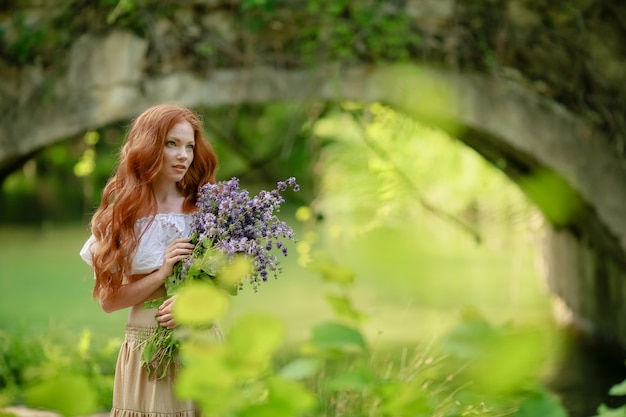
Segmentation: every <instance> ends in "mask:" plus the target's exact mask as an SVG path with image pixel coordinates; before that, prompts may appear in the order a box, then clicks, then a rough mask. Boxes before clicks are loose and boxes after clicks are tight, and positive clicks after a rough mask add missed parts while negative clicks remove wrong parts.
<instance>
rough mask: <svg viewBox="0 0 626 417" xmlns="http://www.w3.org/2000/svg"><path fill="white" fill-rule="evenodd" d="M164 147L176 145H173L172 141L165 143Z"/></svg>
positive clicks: (174, 144)
mask: <svg viewBox="0 0 626 417" xmlns="http://www.w3.org/2000/svg"><path fill="white" fill-rule="evenodd" d="M165 146H176V143H174V141H173V140H168V141H167V142H165Z"/></svg>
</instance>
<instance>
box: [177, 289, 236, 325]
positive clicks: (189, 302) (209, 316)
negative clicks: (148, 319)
mask: <svg viewBox="0 0 626 417" xmlns="http://www.w3.org/2000/svg"><path fill="white" fill-rule="evenodd" d="M228 303H229V300H228V296H227V295H226V294H225V293H224V291H222V290H220V289H218V288H216V287H215V286H214V285H212V284H208V283H206V282H202V281H189V282H187V283H186V284H185V285H183V286H182V288H181V289H180V291H179V292H178V298H177V300H176V303H174V308H173V313H174V317H175V319H176V321H177V322H178V323H180V324H182V325H187V326H209V325H211V324H212V323H213V322H214V321H215V320H217V319H219V318H220V317H222V316H223V315H224V313H225V312H226V310H227V309H228Z"/></svg>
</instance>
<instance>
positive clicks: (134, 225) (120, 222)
mask: <svg viewBox="0 0 626 417" xmlns="http://www.w3.org/2000/svg"><path fill="white" fill-rule="evenodd" d="M216 167H217V157H216V155H215V152H214V151H213V149H212V148H211V146H210V145H209V144H208V142H207V141H206V139H205V137H204V134H203V131H202V125H201V122H200V120H199V119H198V117H197V116H196V115H195V114H194V113H192V112H191V111H190V110H188V109H185V108H181V107H177V106H172V105H157V106H154V107H151V108H149V109H148V110H146V111H145V112H144V113H142V114H141V115H140V116H139V117H137V118H136V119H135V120H134V121H133V123H132V125H131V128H130V131H129V132H128V136H127V138H126V141H125V143H124V145H123V147H122V150H121V155H120V159H119V164H118V167H117V170H116V172H115V174H114V175H113V177H112V178H111V179H110V180H109V182H108V183H107V185H106V186H105V188H104V191H103V195H102V202H101V204H100V207H99V208H98V210H97V211H96V213H95V214H94V216H93V218H92V220H91V232H92V235H91V236H90V238H89V239H88V240H87V242H86V243H85V245H84V247H83V248H82V250H81V252H80V255H81V257H82V258H83V259H84V260H85V261H86V262H87V263H89V264H90V265H91V266H92V268H93V270H94V273H95V281H96V282H95V287H94V292H93V294H94V297H96V298H97V299H98V300H99V301H100V305H101V306H102V309H103V310H104V311H106V312H107V313H109V312H112V311H116V310H120V309H124V308H128V307H130V313H129V316H128V323H127V325H126V335H125V340H124V343H123V345H122V347H121V349H120V353H119V357H118V361H117V366H116V371H115V385H114V393H113V409H112V411H111V416H112V417H142V416H145V417H148V416H149V417H160V416H163V417H165V416H166V415H167V416H168V417H193V416H195V415H197V411H196V410H195V409H194V406H193V404H192V403H191V402H190V401H180V400H178V399H177V398H176V396H175V394H174V390H173V381H174V378H175V376H176V369H175V368H174V367H172V369H170V371H169V372H168V373H167V376H166V377H165V378H163V379H155V378H153V377H150V376H148V374H147V372H146V370H145V369H144V368H143V366H142V364H141V361H140V358H141V352H142V350H141V342H142V339H143V338H144V337H145V336H146V335H147V334H149V333H150V332H151V331H153V330H154V329H155V328H156V326H157V325H160V326H164V327H166V328H173V327H175V326H176V323H175V322H174V320H173V317H172V305H173V301H174V298H170V299H168V300H167V301H165V302H164V303H163V304H162V305H161V306H160V307H159V308H158V309H145V308H144V307H143V303H144V302H145V301H148V300H153V299H155V298H158V297H161V296H164V295H165V288H164V286H163V281H164V280H165V278H167V277H168V276H169V275H171V274H172V267H173V265H174V264H175V263H176V262H177V261H180V260H182V259H184V258H185V257H186V256H188V255H189V254H190V253H191V251H192V249H193V245H192V244H191V243H189V239H188V236H189V232H190V226H191V213H192V212H193V211H194V209H195V203H196V196H197V192H198V189H199V187H200V186H202V185H203V184H205V183H207V182H211V183H214V182H215V169H216Z"/></svg>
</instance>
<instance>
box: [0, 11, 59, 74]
mask: <svg viewBox="0 0 626 417" xmlns="http://www.w3.org/2000/svg"><path fill="white" fill-rule="evenodd" d="M13 30H14V31H16V32H17V36H16V38H15V39H14V40H13V42H12V43H10V44H9V45H7V46H6V47H7V52H8V54H9V57H12V58H14V59H15V60H16V61H17V63H19V64H25V63H27V62H30V61H32V59H33V58H34V57H35V56H36V55H37V54H38V53H40V51H41V48H42V47H43V45H44V43H45V41H46V39H47V37H46V35H47V32H48V30H49V28H48V27H46V26H45V25H42V26H37V27H33V26H31V25H28V24H26V17H25V15H24V13H18V14H17V15H16V16H15V18H14V20H13Z"/></svg>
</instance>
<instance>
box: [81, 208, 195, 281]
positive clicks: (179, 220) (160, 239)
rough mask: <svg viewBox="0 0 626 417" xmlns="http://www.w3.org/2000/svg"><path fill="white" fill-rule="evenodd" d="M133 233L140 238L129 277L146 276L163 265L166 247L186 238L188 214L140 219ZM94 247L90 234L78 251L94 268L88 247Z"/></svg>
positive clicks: (188, 222)
mask: <svg viewBox="0 0 626 417" xmlns="http://www.w3.org/2000/svg"><path fill="white" fill-rule="evenodd" d="M151 220H152V222H151ZM135 233H136V234H137V236H141V238H140V240H139V245H138V246H137V251H136V252H135V256H134V257H133V261H132V265H131V274H133V275H134V274H148V273H150V272H152V271H155V270H157V269H159V268H160V267H161V265H162V264H163V254H164V253H165V248H166V247H167V245H169V244H170V243H172V241H173V240H174V239H177V238H179V237H189V235H190V233H191V214H184V213H160V214H157V215H155V216H150V217H142V218H141V219H139V220H137V223H135ZM96 244H97V241H96V239H95V237H94V236H93V235H91V236H90V237H89V239H87V242H85V244H84V245H83V247H82V249H81V250H80V256H81V258H83V260H84V261H85V262H87V263H88V264H89V265H90V266H93V263H92V261H91V248H92V246H93V245H96Z"/></svg>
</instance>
